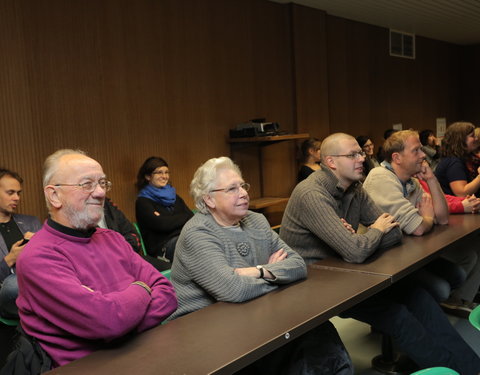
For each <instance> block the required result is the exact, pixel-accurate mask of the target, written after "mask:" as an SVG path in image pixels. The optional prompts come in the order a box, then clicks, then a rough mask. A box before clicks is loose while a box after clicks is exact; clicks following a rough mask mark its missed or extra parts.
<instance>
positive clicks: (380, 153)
mask: <svg viewBox="0 0 480 375" xmlns="http://www.w3.org/2000/svg"><path fill="white" fill-rule="evenodd" d="M397 131H398V130H395V129H387V130H385V131H384V133H383V140H384V141H386V140H387V139H388V137H390V136H391V135H392V134H393V133H395V132H397ZM384 159H385V152H384V150H383V146H380V147H379V148H378V151H377V161H378V162H379V163H381V162H382V161H383V160H384Z"/></svg>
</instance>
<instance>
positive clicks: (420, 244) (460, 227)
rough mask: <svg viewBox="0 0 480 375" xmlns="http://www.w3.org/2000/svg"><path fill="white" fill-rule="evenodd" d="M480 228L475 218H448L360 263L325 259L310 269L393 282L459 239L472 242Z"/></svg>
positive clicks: (477, 219)
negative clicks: (382, 277) (440, 223)
mask: <svg viewBox="0 0 480 375" xmlns="http://www.w3.org/2000/svg"><path fill="white" fill-rule="evenodd" d="M479 228H480V216H478V215H468V214H467V215H451V216H450V218H449V225H437V226H435V228H434V229H433V230H432V231H431V232H430V233H427V234H425V235H423V236H421V237H415V236H404V237H403V241H402V243H401V244H400V245H398V246H394V247H392V248H390V249H386V250H384V251H381V252H379V253H377V254H375V255H374V256H373V257H372V259H370V260H367V261H366V262H365V263H362V264H353V263H347V262H345V261H343V260H342V259H340V258H333V257H331V258H327V259H323V260H321V261H319V262H316V263H313V264H311V265H310V266H311V267H313V268H317V269H325V270H338V271H347V272H356V273H367V274H373V275H382V276H387V277H391V279H392V282H396V281H398V280H400V279H401V278H403V277H405V276H406V275H408V274H410V273H411V272H413V271H415V270H417V269H419V268H421V267H423V266H424V265H425V264H427V263H428V262H430V261H431V260H432V259H434V258H436V257H438V256H440V255H441V254H442V252H444V251H446V250H447V249H449V248H450V247H451V246H454V245H455V243H457V242H458V241H459V240H465V241H468V239H469V238H471V239H476V237H478V233H479Z"/></svg>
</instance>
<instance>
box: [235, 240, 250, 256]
mask: <svg viewBox="0 0 480 375" xmlns="http://www.w3.org/2000/svg"><path fill="white" fill-rule="evenodd" d="M237 251H238V253H239V254H240V255H241V256H242V257H245V256H247V255H248V253H249V251H250V244H249V243H248V242H239V243H237Z"/></svg>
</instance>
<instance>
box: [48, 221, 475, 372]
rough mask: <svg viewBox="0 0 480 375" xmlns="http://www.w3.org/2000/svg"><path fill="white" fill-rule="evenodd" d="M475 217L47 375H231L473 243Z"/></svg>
mask: <svg viewBox="0 0 480 375" xmlns="http://www.w3.org/2000/svg"><path fill="white" fill-rule="evenodd" d="M479 225H480V217H478V216H476V215H458V216H451V217H450V225H448V226H437V227H435V229H434V230H433V231H432V232H431V233H428V234H426V235H425V236H423V237H413V236H405V237H404V240H403V243H402V244H401V245H399V246H396V247H393V248H391V249H388V250H386V251H384V252H383V253H382V254H381V255H380V256H377V257H376V258H375V259H372V260H370V261H369V262H367V263H365V264H350V263H346V262H343V261H342V260H340V259H334V258H329V259H325V260H323V261H321V262H318V263H316V264H313V265H311V266H309V272H308V279H307V280H304V281H300V282H297V283H294V284H291V285H288V286H283V287H281V288H279V289H278V290H276V291H273V292H271V293H269V294H266V295H264V296H262V297H260V298H257V299H254V300H252V301H249V302H245V303H242V304H230V303H222V302H220V303H216V304H214V305H211V306H208V307H207V308H205V309H202V310H199V311H196V312H194V313H191V314H188V315H186V316H184V317H181V318H179V319H177V320H175V321H173V322H170V323H168V324H166V325H163V326H159V327H156V328H154V329H152V330H150V331H147V332H145V333H143V334H141V335H138V336H137V337H135V338H134V339H132V340H131V341H129V342H127V343H125V344H124V345H122V346H120V347H118V348H115V349H110V350H101V351H98V352H95V353H93V354H91V355H89V356H87V357H85V358H82V359H79V360H77V361H74V362H72V363H70V364H68V365H66V366H63V367H59V368H57V369H55V370H53V371H52V372H50V373H51V374H65V375H74V374H75V375H76V374H119V375H122V374H129V375H130V374H137V373H138V374H142V375H149V374H230V373H232V372H235V371H238V370H239V369H241V368H243V367H245V366H247V365H248V364H250V363H252V362H254V361H255V360H257V359H259V358H261V357H263V356H264V355H266V354H268V353H270V352H272V351H273V350H275V349H277V348H279V347H280V346H282V345H284V344H285V343H287V342H288V341H289V340H292V339H294V338H296V337H298V336H299V335H301V334H303V333H305V332H307V331H308V330H310V329H312V328H314V327H316V326H318V325H319V324H321V323H323V322H325V321H326V320H328V319H329V318H331V317H333V316H335V315H338V314H339V313H340V312H342V311H344V310H346V309H348V308H350V307H352V306H354V305H356V304H357V303H359V302H361V301H363V300H365V299H366V298H368V297H370V296H372V295H374V294H376V293H378V292H379V291H381V290H383V289H385V288H387V287H388V286H389V285H391V284H392V283H393V282H395V281H397V280H399V279H401V278H402V277H404V276H406V275H407V274H409V273H411V272H413V271H414V270H416V269H418V268H420V267H422V266H423V265H424V264H426V263H427V262H429V261H430V260H432V259H434V258H435V257H437V256H439V254H441V252H442V251H445V250H446V249H447V248H448V247H449V246H451V245H453V244H455V242H457V241H459V240H460V239H468V238H470V237H471V238H476V237H477V236H478V229H479Z"/></svg>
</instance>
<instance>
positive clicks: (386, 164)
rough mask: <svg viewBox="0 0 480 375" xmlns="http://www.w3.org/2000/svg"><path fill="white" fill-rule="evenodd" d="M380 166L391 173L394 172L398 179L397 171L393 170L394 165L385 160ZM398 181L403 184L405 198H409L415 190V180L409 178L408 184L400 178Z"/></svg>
mask: <svg viewBox="0 0 480 375" xmlns="http://www.w3.org/2000/svg"><path fill="white" fill-rule="evenodd" d="M380 165H381V166H382V167H384V168H386V169H388V170H389V171H390V172H392V173H393V174H394V175H395V176H396V177H397V178H398V176H397V175H396V174H395V171H394V170H393V167H392V165H391V164H390V163H389V162H388V161H386V160H384V161H382V163H381V164H380ZM398 181H400V183H401V184H402V188H403V197H404V198H407V197H408V196H409V195H410V194H411V193H412V192H413V191H414V190H415V183H414V182H413V180H412V179H411V178H409V179H408V181H407V182H403V181H402V180H400V179H399V178H398Z"/></svg>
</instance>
